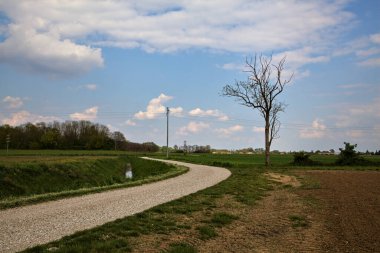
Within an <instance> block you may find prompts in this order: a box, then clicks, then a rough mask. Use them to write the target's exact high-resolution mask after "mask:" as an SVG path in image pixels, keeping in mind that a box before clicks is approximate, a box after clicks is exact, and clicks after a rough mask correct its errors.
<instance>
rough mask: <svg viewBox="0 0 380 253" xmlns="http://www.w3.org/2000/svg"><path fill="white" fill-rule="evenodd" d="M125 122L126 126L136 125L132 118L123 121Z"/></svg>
mask: <svg viewBox="0 0 380 253" xmlns="http://www.w3.org/2000/svg"><path fill="white" fill-rule="evenodd" d="M125 124H126V125H127V126H136V125H137V124H136V122H134V121H133V120H130V119H129V120H127V121H126V122H125Z"/></svg>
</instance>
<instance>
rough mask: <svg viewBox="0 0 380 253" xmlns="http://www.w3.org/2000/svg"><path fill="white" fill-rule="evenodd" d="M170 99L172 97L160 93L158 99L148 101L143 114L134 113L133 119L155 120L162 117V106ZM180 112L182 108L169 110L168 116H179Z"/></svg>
mask: <svg viewBox="0 0 380 253" xmlns="http://www.w3.org/2000/svg"><path fill="white" fill-rule="evenodd" d="M172 99H173V97H171V96H167V95H165V94H163V93H161V94H160V95H159V96H158V97H156V98H153V99H152V100H150V101H149V103H148V106H147V107H146V111H145V112H143V111H139V112H137V113H135V118H136V119H140V120H144V119H155V118H158V117H160V116H162V115H164V113H166V107H165V106H164V105H163V104H164V103H165V102H167V101H169V100H172ZM182 111H183V109H182V107H176V108H170V114H171V115H174V116H180V115H181V114H182Z"/></svg>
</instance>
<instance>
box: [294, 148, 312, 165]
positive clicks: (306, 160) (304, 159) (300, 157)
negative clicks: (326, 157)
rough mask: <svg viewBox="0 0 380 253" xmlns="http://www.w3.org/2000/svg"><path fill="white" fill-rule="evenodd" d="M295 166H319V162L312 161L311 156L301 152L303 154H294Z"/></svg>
mask: <svg viewBox="0 0 380 253" xmlns="http://www.w3.org/2000/svg"><path fill="white" fill-rule="evenodd" d="M293 164H294V165H301V166H305V165H315V164H318V163H317V162H315V161H313V160H311V159H310V155H309V154H307V153H305V152H303V151H301V152H296V153H294V156H293Z"/></svg>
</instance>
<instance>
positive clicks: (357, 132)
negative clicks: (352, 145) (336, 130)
mask: <svg viewBox="0 0 380 253" xmlns="http://www.w3.org/2000/svg"><path fill="white" fill-rule="evenodd" d="M346 135H347V136H348V137H349V138H360V137H363V136H364V132H363V131H362V130H349V131H346Z"/></svg>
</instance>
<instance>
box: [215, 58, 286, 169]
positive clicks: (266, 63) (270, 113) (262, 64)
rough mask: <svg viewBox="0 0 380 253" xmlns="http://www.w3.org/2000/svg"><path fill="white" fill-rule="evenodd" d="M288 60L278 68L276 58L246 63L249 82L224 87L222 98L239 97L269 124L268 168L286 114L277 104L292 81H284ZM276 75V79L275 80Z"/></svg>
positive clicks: (280, 63) (256, 59) (266, 143)
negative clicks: (280, 119) (282, 116)
mask: <svg viewBox="0 0 380 253" xmlns="http://www.w3.org/2000/svg"><path fill="white" fill-rule="evenodd" d="M284 63H285V57H284V58H282V59H281V60H280V62H279V63H278V64H272V57H264V56H262V55H261V56H260V57H257V56H256V55H255V58H254V60H253V61H252V60H250V61H248V59H246V67H247V70H246V72H247V73H248V74H249V76H248V80H247V81H236V82H235V84H234V85H226V86H224V87H223V92H222V95H224V96H227V97H235V99H236V100H237V101H238V102H239V103H240V104H242V105H244V106H247V107H250V108H252V109H257V110H259V112H260V114H261V116H262V117H263V118H264V121H265V165H266V166H269V165H270V147H271V145H272V141H273V140H274V139H276V138H278V137H279V136H278V131H279V129H280V121H279V116H278V114H279V113H280V112H283V111H284V109H285V105H284V104H283V103H282V102H278V101H277V96H278V95H279V94H281V93H282V92H283V91H284V87H285V85H287V84H288V83H289V82H290V81H291V80H292V77H293V75H292V76H291V77H290V78H289V79H288V80H286V79H283V77H282V73H283V70H284ZM272 74H273V76H272Z"/></svg>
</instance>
